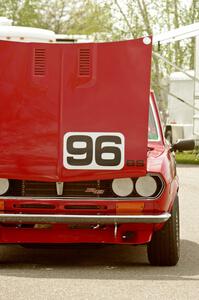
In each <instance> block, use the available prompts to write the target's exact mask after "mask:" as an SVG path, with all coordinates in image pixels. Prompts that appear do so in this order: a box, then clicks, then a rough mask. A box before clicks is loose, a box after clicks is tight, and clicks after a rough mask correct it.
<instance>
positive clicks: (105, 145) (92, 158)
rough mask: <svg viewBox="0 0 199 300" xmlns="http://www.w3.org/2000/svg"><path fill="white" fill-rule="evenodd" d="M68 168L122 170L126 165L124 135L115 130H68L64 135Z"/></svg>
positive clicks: (64, 151) (64, 157)
mask: <svg viewBox="0 0 199 300" xmlns="http://www.w3.org/2000/svg"><path fill="white" fill-rule="evenodd" d="M63 163H64V167H65V168H66V169H84V170H88V169H93V170H100V169H104V170H120V169H122V168H123V166H124V136H123V134H121V133H118V132H117V133H115V132H68V133H66V134H65V135H64V149H63Z"/></svg>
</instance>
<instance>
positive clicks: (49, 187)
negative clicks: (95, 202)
mask: <svg viewBox="0 0 199 300" xmlns="http://www.w3.org/2000/svg"><path fill="white" fill-rule="evenodd" d="M153 177H154V178H155V180H156V183H157V187H158V188H157V190H156V192H155V193H154V194H153V195H152V196H151V197H149V198H152V199H153V198H157V197H159V196H160V194H161V193H162V191H163V188H164V184H163V182H162V180H161V179H160V177H159V176H153ZM132 179H133V181H134V185H135V182H136V180H137V178H132ZM7 195H10V196H24V197H71V198H75V197H77V198H78V197H86V198H120V197H119V196H117V195H116V194H115V193H114V192H113V190H112V179H109V180H95V181H79V182H65V183H64V186H63V194H62V195H61V196H59V195H58V193H57V188H56V183H55V182H41V181H29V180H24V181H21V180H10V188H9V191H8V192H7V193H6V195H5V196H7ZM128 197H131V198H142V197H141V196H139V195H138V194H137V193H136V191H135V189H134V191H133V192H132V193H131V194H130V195H129V196H128Z"/></svg>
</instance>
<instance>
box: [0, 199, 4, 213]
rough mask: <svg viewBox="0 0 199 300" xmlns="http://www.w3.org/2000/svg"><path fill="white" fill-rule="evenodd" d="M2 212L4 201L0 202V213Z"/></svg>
mask: <svg viewBox="0 0 199 300" xmlns="http://www.w3.org/2000/svg"><path fill="white" fill-rule="evenodd" d="M2 210H4V201H2V200H1V201H0V211H2Z"/></svg>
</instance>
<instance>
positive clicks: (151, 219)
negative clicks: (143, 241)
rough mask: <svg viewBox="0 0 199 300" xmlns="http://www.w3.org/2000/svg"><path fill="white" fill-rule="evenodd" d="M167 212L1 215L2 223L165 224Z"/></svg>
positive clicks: (167, 217)
mask: <svg viewBox="0 0 199 300" xmlns="http://www.w3.org/2000/svg"><path fill="white" fill-rule="evenodd" d="M170 216H171V215H170V214H169V213H167V212H165V213H162V214H159V215H55V214H54V215H45V214H41V215H40V214H0V222H2V223H60V224H70V223H97V224H115V223H117V224H122V223H149V224H150V223H163V222H166V221H167V220H168V219H169V218H170Z"/></svg>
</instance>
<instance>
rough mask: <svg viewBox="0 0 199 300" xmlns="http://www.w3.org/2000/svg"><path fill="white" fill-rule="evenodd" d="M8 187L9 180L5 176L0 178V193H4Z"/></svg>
mask: <svg viewBox="0 0 199 300" xmlns="http://www.w3.org/2000/svg"><path fill="white" fill-rule="evenodd" d="M8 189H9V181H8V179H5V178H0V195H3V194H5V193H6V192H7V191H8Z"/></svg>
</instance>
